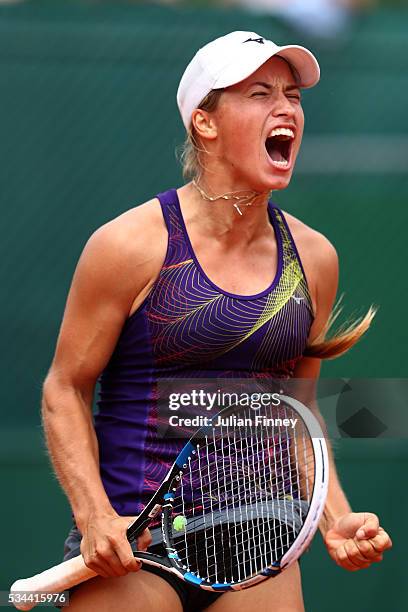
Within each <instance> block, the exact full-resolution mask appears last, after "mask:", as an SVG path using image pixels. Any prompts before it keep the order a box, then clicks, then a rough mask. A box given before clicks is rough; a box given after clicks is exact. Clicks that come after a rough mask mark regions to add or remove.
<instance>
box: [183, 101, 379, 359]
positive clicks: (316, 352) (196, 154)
mask: <svg viewBox="0 0 408 612" xmlns="http://www.w3.org/2000/svg"><path fill="white" fill-rule="evenodd" d="M223 91H224V90H223V89H213V90H212V91H210V93H209V94H208V95H207V96H205V98H204V99H203V100H202V101H201V103H200V105H199V106H198V108H201V109H202V110H205V111H207V112H212V111H214V110H215V109H216V108H217V105H218V103H219V100H220V98H221V95H222V92H223ZM203 153H207V154H208V151H207V150H206V149H205V148H204V146H203V144H202V143H201V142H199V140H198V138H197V134H196V131H195V129H194V126H192V125H191V126H190V127H189V129H188V131H187V135H186V138H185V141H184V143H183V145H182V147H181V152H180V155H179V159H180V162H181V164H182V168H183V177H184V178H185V179H186V180H191V179H196V180H199V179H200V176H201V174H202V171H203V170H205V166H204V165H203V160H202V154H203ZM342 298H343V296H341V297H340V299H339V300H338V302H337V303H336V304H335V306H334V308H333V309H332V311H331V313H330V316H329V318H328V320H327V322H326V325H325V326H324V328H323V329H322V331H321V332H320V334H319V335H318V337H317V338H315V339H314V340H313V342H311V343H310V344H308V345H307V346H306V349H305V350H304V352H303V355H304V356H305V357H314V358H316V359H334V358H335V357H339V356H340V355H343V354H344V353H347V351H349V350H350V349H351V348H352V347H353V346H354V345H355V344H357V342H358V341H359V340H360V339H361V337H362V336H363V335H364V334H365V333H366V331H367V330H368V328H369V327H370V325H371V322H372V320H373V319H374V317H375V314H376V312H377V310H378V309H377V307H375V306H370V308H369V309H368V312H367V313H366V314H365V315H364V316H361V317H358V318H357V319H355V320H354V321H351V322H350V321H346V322H345V323H344V324H343V325H341V326H340V327H339V328H338V329H337V330H336V332H335V333H333V334H332V335H330V331H331V329H332V327H333V324H334V322H335V321H336V320H337V319H338V317H339V315H340V313H341V312H342V310H343V307H342V306H341V305H340V303H341V301H342Z"/></svg>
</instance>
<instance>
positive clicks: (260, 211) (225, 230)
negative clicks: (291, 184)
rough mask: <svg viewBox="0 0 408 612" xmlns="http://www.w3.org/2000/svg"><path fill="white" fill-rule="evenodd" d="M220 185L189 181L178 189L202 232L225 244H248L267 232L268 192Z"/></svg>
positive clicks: (189, 214)
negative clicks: (218, 186)
mask: <svg viewBox="0 0 408 612" xmlns="http://www.w3.org/2000/svg"><path fill="white" fill-rule="evenodd" d="M228 187H230V186H229V185H228V186H227V185H224V187H222V188H221V186H220V188H219V191H216V189H217V187H216V186H215V185H213V184H211V186H210V185H209V184H208V183H206V182H204V181H203V180H200V179H198V180H196V181H194V182H191V183H189V184H187V185H185V186H184V187H182V188H181V189H180V190H179V195H180V196H181V198H180V200H181V202H182V204H184V208H185V212H186V213H187V215H188V216H189V217H190V219H191V221H193V222H194V221H196V222H197V223H198V224H199V225H200V228H201V230H202V231H204V232H206V233H208V234H209V235H212V236H214V237H216V238H217V239H218V240H222V241H223V242H226V243H238V242H240V243H248V242H251V241H252V240H253V239H254V238H255V237H256V236H259V235H260V234H262V233H263V232H265V231H268V228H269V223H268V199H269V197H270V192H264V193H259V192H256V191H252V190H250V189H240V190H237V189H228Z"/></svg>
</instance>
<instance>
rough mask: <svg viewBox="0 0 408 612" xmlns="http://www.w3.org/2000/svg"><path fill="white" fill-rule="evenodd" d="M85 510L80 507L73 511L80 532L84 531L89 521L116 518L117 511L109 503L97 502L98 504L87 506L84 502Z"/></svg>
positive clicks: (94, 521)
mask: <svg viewBox="0 0 408 612" xmlns="http://www.w3.org/2000/svg"><path fill="white" fill-rule="evenodd" d="M85 507H86V510H85V511H84V510H83V509H81V510H80V511H79V510H78V511H77V512H75V511H74V517H75V522H76V524H77V526H78V529H79V530H80V532H81V533H84V532H85V530H86V528H87V526H88V525H89V524H90V523H96V522H97V521H99V520H100V519H106V518H112V519H113V518H117V517H118V516H119V515H118V513H117V512H116V511H115V510H114V509H113V508H112V506H111V505H110V503H107V504H103V505H101V504H98V506H94V507H89V506H88V505H87V504H85Z"/></svg>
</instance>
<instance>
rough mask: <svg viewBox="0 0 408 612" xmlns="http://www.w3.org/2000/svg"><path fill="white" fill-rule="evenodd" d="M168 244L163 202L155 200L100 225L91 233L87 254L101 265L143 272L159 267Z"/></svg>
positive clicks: (85, 252) (86, 249)
mask: <svg viewBox="0 0 408 612" xmlns="http://www.w3.org/2000/svg"><path fill="white" fill-rule="evenodd" d="M166 245H167V230H166V226H165V222H164V219H163V215H162V212H161V207H160V203H159V201H158V200H157V199H152V200H149V201H148V202H145V203H144V204H141V205H140V206H136V207H134V208H131V209H129V210H127V211H126V212H124V213H122V214H121V215H119V216H118V217H115V218H114V219H112V220H111V221H109V222H107V223H105V224H104V225H102V226H101V227H99V228H98V229H97V230H96V231H95V232H94V233H93V234H92V235H91V236H90V238H89V240H88V242H87V244H86V246H85V249H84V253H83V256H84V255H85V256H87V257H88V258H89V257H91V258H92V257H95V258H97V259H98V261H99V262H100V265H108V266H114V267H117V268H120V269H122V271H129V270H134V271H135V272H136V270H138V271H139V272H140V271H141V270H142V269H143V268H146V267H147V269H148V268H149V266H151V267H152V268H154V267H155V262H156V260H157V259H160V257H161V255H163V254H164V253H165V250H166ZM147 272H148V270H147Z"/></svg>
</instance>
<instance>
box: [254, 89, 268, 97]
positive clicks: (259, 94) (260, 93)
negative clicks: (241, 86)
mask: <svg viewBox="0 0 408 612" xmlns="http://www.w3.org/2000/svg"><path fill="white" fill-rule="evenodd" d="M267 95H268V93H267V92H266V91H254V93H252V94H251V96H250V97H251V98H255V97H258V96H267Z"/></svg>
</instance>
